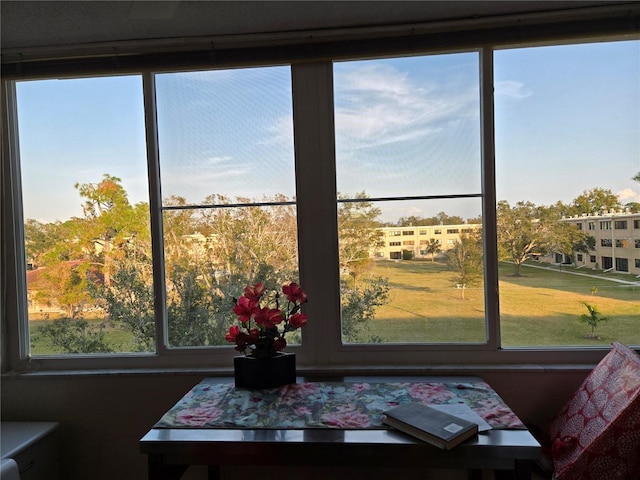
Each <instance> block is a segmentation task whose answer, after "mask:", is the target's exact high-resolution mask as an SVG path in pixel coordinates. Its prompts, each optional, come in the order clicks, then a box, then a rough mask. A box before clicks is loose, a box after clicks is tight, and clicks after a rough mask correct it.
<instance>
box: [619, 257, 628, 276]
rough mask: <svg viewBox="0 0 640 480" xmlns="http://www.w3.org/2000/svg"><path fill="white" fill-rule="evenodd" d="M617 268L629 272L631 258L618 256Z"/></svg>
mask: <svg viewBox="0 0 640 480" xmlns="http://www.w3.org/2000/svg"><path fill="white" fill-rule="evenodd" d="M616 270H617V271H618V272H628V271H629V259H628V258H620V257H616Z"/></svg>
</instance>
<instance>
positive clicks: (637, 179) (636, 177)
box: [632, 172, 640, 183]
mask: <svg viewBox="0 0 640 480" xmlns="http://www.w3.org/2000/svg"><path fill="white" fill-rule="evenodd" d="M632 180H635V181H636V182H638V183H640V172H638V173H636V175H635V177H633V178H632Z"/></svg>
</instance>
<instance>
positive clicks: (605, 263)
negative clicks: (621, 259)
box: [602, 256, 613, 270]
mask: <svg viewBox="0 0 640 480" xmlns="http://www.w3.org/2000/svg"><path fill="white" fill-rule="evenodd" d="M612 268H613V259H612V258H611V257H604V256H603V257H602V269H603V270H610V269H612Z"/></svg>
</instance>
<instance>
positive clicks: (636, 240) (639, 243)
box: [633, 238, 640, 248]
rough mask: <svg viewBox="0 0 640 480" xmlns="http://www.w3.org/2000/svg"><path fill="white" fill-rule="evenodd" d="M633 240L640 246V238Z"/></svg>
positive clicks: (636, 245) (637, 246)
mask: <svg viewBox="0 0 640 480" xmlns="http://www.w3.org/2000/svg"><path fill="white" fill-rule="evenodd" d="M633 242H634V243H635V247H636V248H640V238H636V239H635V240H634V241H633Z"/></svg>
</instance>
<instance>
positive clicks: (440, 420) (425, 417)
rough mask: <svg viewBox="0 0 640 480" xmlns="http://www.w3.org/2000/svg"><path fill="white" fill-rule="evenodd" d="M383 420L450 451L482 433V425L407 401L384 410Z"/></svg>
mask: <svg viewBox="0 0 640 480" xmlns="http://www.w3.org/2000/svg"><path fill="white" fill-rule="evenodd" d="M382 421H383V423H386V424H387V425H389V426H391V427H394V428H396V429H397V430H400V431H401V432H404V433H407V434H409V435H412V436H413V437H416V438H418V439H420V440H422V441H424V442H427V443H430V444H431V445H434V446H436V447H439V448H441V449H443V450H450V449H452V448H453V447H455V446H457V445H459V444H460V443H462V442H464V441H465V440H467V439H468V438H471V437H473V436H474V435H476V434H477V433H478V425H477V424H476V423H474V422H470V421H468V420H465V419H464V418H460V417H458V416H455V415H451V414H449V413H446V412H443V411H440V410H437V409H435V408H432V407H429V406H428V405H424V404H422V403H416V402H413V403H405V404H403V405H399V406H397V407H394V408H391V409H389V410H387V411H385V412H384V417H383V419H382Z"/></svg>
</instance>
